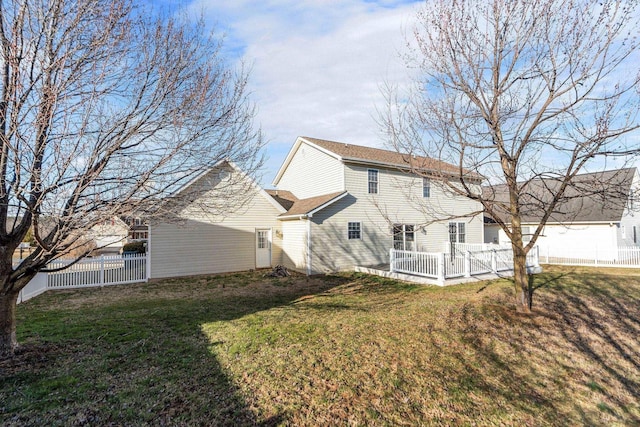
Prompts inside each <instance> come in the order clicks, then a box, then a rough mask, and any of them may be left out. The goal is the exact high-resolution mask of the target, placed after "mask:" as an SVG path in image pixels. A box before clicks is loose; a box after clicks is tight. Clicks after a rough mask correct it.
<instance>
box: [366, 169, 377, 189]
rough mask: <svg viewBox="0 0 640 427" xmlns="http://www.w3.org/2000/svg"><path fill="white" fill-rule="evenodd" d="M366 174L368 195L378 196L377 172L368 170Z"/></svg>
mask: <svg viewBox="0 0 640 427" xmlns="http://www.w3.org/2000/svg"><path fill="white" fill-rule="evenodd" d="M367 174H368V178H369V188H368V190H369V194H378V170H377V169H369V170H368V171H367Z"/></svg>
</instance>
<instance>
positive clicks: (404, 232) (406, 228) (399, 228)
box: [393, 224, 416, 251]
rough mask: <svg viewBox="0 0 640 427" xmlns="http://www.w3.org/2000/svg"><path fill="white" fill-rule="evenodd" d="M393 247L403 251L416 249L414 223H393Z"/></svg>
mask: <svg viewBox="0 0 640 427" xmlns="http://www.w3.org/2000/svg"><path fill="white" fill-rule="evenodd" d="M393 248H394V249H398V250H401V251H415V250H416V233H415V226H414V225H412V224H393Z"/></svg>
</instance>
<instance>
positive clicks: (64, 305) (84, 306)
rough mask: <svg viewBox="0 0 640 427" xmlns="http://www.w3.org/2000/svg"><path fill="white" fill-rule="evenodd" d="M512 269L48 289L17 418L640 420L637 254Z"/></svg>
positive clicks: (26, 325) (26, 361) (3, 368)
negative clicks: (520, 307)
mask: <svg viewBox="0 0 640 427" xmlns="http://www.w3.org/2000/svg"><path fill="white" fill-rule="evenodd" d="M536 285H537V286H539V289H538V290H537V292H536V297H535V298H536V299H535V301H534V303H535V305H536V307H537V309H536V310H535V311H534V312H533V313H531V314H522V313H518V312H517V311H516V310H515V309H514V306H513V305H512V292H513V291H512V285H511V283H510V282H508V281H506V280H501V281H493V282H483V283H475V284H469V285H459V286H455V287H449V288H437V287H428V286H415V285H408V284H404V283H398V282H395V281H391V280H386V279H380V278H375V277H370V276H366V275H360V274H345V275H338V276H329V277H320V278H312V279H307V278H305V277H301V276H294V277H291V278H286V279H273V278H263V277H262V276H261V275H260V273H243V274H235V275H225V276H212V277H199V278H194V279H176V280H165V281H161V282H155V283H148V284H142V285H129V286H121V287H109V288H102V289H100V288H98V289H85V290H77V291H58V292H50V293H47V294H45V295H42V296H40V297H38V298H36V299H34V300H32V301H29V302H27V303H25V304H23V305H21V306H20V307H19V309H18V315H19V325H18V327H19V339H20V341H21V342H22V343H23V344H24V346H23V349H22V350H21V352H20V353H19V355H18V357H16V358H14V359H12V360H4V361H0V423H2V424H3V425H109V424H113V425H148V424H153V425H162V424H165V425H280V424H282V425H327V424H329V425H439V424H440V425H458V424H462V425H536V426H540V425H542V426H544V425H549V426H551V425H558V426H560V425H562V426H564V425H584V424H586V425H621V426H622V425H638V424H640V404H639V402H640V343H639V342H638V336H640V275H639V274H638V271H629V270H626V271H625V270H621V271H615V272H611V271H607V270H595V269H569V268H549V269H548V272H547V273H545V274H542V275H539V276H537V277H536Z"/></svg>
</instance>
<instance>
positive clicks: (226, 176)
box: [148, 162, 286, 278]
mask: <svg viewBox="0 0 640 427" xmlns="http://www.w3.org/2000/svg"><path fill="white" fill-rule="evenodd" d="M185 191H189V192H192V194H196V196H195V197H187V198H184V199H183V200H188V202H186V203H184V204H183V205H179V204H178V205H177V206H176V207H175V208H174V209H172V210H173V211H175V215H174V216H172V217H171V219H168V220H166V221H156V222H151V224H150V226H149V244H148V247H149V256H150V261H149V262H150V278H164V277H177V276H190V275H198V274H214V273H225V272H232V271H244V270H250V269H256V268H270V267H272V266H275V265H277V264H280V263H281V260H282V249H281V248H282V230H281V224H280V222H279V221H278V220H277V217H278V215H280V214H282V213H284V212H285V211H286V210H285V209H284V208H283V207H282V206H281V205H280V204H278V203H277V202H276V201H275V200H274V199H273V198H272V197H271V196H270V195H269V194H267V193H266V192H265V191H264V190H262V189H261V188H260V187H259V186H258V185H257V184H256V183H255V182H254V181H253V180H252V179H251V178H249V177H248V176H247V175H246V174H244V172H242V171H241V170H240V169H238V168H237V167H236V166H235V165H233V164H232V163H230V162H222V163H221V164H219V165H217V166H216V167H214V168H212V169H211V170H210V171H208V172H207V173H205V174H204V175H203V176H201V177H199V178H198V179H197V180H195V182H193V183H191V184H189V186H186V187H185V188H184V189H182V190H181V192H185ZM177 200H181V198H179V197H178V198H177Z"/></svg>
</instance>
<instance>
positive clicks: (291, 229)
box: [281, 220, 308, 273]
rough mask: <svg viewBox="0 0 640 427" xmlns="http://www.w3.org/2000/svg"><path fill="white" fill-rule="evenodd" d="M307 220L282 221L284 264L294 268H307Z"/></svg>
mask: <svg viewBox="0 0 640 427" xmlns="http://www.w3.org/2000/svg"><path fill="white" fill-rule="evenodd" d="M307 223H308V221H307V220H289V221H282V222H281V225H282V264H283V265H284V266H285V267H287V268H291V269H293V270H297V271H300V272H303V273H306V270H307Z"/></svg>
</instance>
